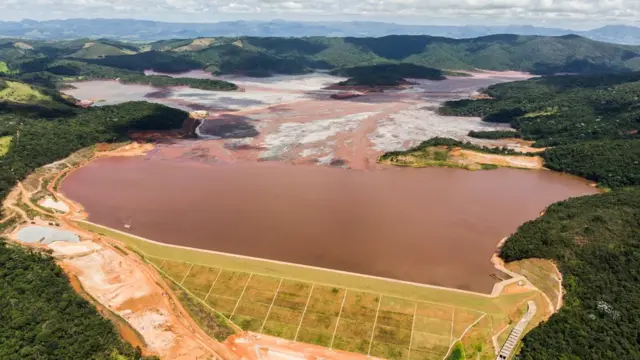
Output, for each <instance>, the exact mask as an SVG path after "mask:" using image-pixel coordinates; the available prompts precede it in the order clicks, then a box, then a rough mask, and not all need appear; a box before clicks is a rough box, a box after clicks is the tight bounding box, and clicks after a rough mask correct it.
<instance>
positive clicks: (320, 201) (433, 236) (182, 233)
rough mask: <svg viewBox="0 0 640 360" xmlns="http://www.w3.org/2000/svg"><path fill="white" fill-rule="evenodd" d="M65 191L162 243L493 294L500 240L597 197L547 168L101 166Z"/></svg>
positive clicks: (107, 221) (98, 215)
mask: <svg viewBox="0 0 640 360" xmlns="http://www.w3.org/2000/svg"><path fill="white" fill-rule="evenodd" d="M62 191H63V192H64V193H65V194H66V195H67V196H69V197H70V198H71V199H73V200H75V201H78V202H79V203H81V204H82V205H84V207H85V208H86V210H87V211H88V212H89V214H90V218H89V219H90V220H91V221H94V222H97V223H100V224H104V225H107V226H110V227H114V228H117V229H121V230H124V228H123V225H124V224H125V222H127V221H128V219H131V221H132V223H133V226H132V229H131V232H132V233H134V234H136V235H140V236H143V237H147V238H150V239H153V240H157V241H161V242H165V243H170V244H178V245H185V246H191V247H197V248H202V249H210V250H217V251H223V252H229V253H234V254H242V255H249V256H254V257H260V258H267V259H274V260H280V261H287V262H293V263H299V264H306V265H314V266H320V267H325V268H330V269H338V270H344V271H351V272H356V273H362V274H369V275H375V276H382V277H388V278H393V279H400V280H407V281H414V282H420V283H425V284H434V285H441V286H448V287H456V288H460V289H468V290H475V291H482V292H490V291H491V288H492V286H493V284H494V283H495V280H494V279H493V278H492V277H491V276H490V274H491V273H493V272H494V271H495V269H494V268H493V267H492V265H491V263H490V261H489V260H490V257H491V255H492V254H493V252H494V251H495V249H496V245H497V243H498V242H499V241H500V239H502V238H503V237H505V236H507V235H509V234H510V233H512V232H513V231H515V230H516V229H517V227H518V226H519V225H520V224H522V223H523V222H525V221H527V220H531V219H534V218H535V217H536V216H538V214H539V213H540V212H541V211H542V210H544V208H545V207H546V206H548V205H549V204H551V203H553V202H556V201H559V200H563V199H566V198H568V197H571V196H579V195H584V194H591V193H594V192H595V190H594V189H593V188H591V187H589V186H588V185H587V184H586V183H585V182H583V181H581V180H579V179H576V178H574V177H570V176H566V175H562V174H558V173H553V172H550V171H526V170H514V169H499V170H492V171H475V172H472V171H466V170H458V169H446V168H432V169H396V168H394V169H388V170H381V171H372V172H367V171H350V170H344V169H332V168H325V167H316V166H290V165H289V166H287V165H282V164H276V163H236V164H214V165H207V164H202V163H196V162H191V161H175V160H174V161H166V160H158V159H145V158H142V157H139V158H109V159H99V160H96V161H94V162H92V163H90V164H88V165H87V166H85V167H83V168H81V169H79V170H77V171H75V172H73V173H72V174H71V175H70V176H69V177H68V178H67V179H66V180H65V181H64V182H63V185H62Z"/></svg>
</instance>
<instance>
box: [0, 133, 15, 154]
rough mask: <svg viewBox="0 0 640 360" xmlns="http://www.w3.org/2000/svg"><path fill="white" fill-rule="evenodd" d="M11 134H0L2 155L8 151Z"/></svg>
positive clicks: (0, 152) (0, 151)
mask: <svg viewBox="0 0 640 360" xmlns="http://www.w3.org/2000/svg"><path fill="white" fill-rule="evenodd" d="M11 139H13V136H0V156H4V155H5V154H6V153H7V152H8V151H9V145H11Z"/></svg>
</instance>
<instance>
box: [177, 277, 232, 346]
mask: <svg viewBox="0 0 640 360" xmlns="http://www.w3.org/2000/svg"><path fill="white" fill-rule="evenodd" d="M169 284H170V286H171V289H172V291H173V292H174V293H175V294H176V296H177V297H178V299H179V300H180V303H181V304H182V305H183V306H184V307H185V309H186V310H187V312H188V313H189V315H191V317H192V318H193V319H194V320H195V322H196V323H197V324H198V325H199V326H200V328H202V329H203V330H204V332H206V333H207V335H209V336H211V337H212V338H214V339H216V340H218V341H223V340H224V339H226V338H227V337H229V336H231V335H233V334H235V331H234V330H233V328H232V327H231V326H230V324H229V322H228V320H227V319H225V318H224V317H223V316H221V315H220V314H217V313H216V312H214V311H212V310H210V309H208V308H207V307H205V306H203V305H202V303H201V302H200V301H198V299H197V298H195V297H194V296H192V295H189V294H188V293H187V292H185V291H184V290H182V289H181V288H180V287H179V286H177V285H176V284H175V283H173V282H171V281H169Z"/></svg>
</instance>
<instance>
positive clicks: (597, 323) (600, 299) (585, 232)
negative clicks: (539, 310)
mask: <svg viewBox="0 0 640 360" xmlns="http://www.w3.org/2000/svg"><path fill="white" fill-rule="evenodd" d="M500 256H501V257H502V258H503V259H505V260H506V261H516V260H521V259H527V258H543V259H551V260H553V261H554V262H555V263H556V264H558V266H559V269H560V272H561V273H562V276H563V281H562V283H563V286H564V289H565V290H566V294H565V296H564V305H563V307H562V308H561V309H560V312H559V313H557V314H555V315H553V316H552V317H551V319H549V321H548V322H546V323H543V324H542V325H540V326H539V327H537V328H534V329H533V330H531V332H530V333H528V334H527V335H526V336H525V337H524V339H523V343H524V344H523V347H522V349H521V351H520V354H519V355H518V356H517V357H516V359H520V360H557V359H576V360H577V359H580V360H604V359H610V360H614V359H615V360H618V359H629V360H630V359H640V344H639V343H638V339H639V338H640V317H639V316H638V311H639V310H640V286H639V284H638V282H639V281H640V278H639V276H638V269H640V189H639V188H637V187H636V188H633V189H626V190H617V191H613V192H610V193H606V194H600V195H594V196H585V197H580V198H574V199H571V200H567V201H565V202H561V203H556V204H554V205H551V206H550V207H549V208H548V209H547V211H546V212H545V214H544V215H543V216H542V217H541V218H539V219H537V220H534V221H531V222H528V223H526V224H524V225H522V226H521V227H520V228H519V229H518V231H517V232H516V233H515V234H513V235H512V236H511V237H510V238H509V239H508V240H507V241H506V243H505V244H504V246H503V247H502V249H501V253H500Z"/></svg>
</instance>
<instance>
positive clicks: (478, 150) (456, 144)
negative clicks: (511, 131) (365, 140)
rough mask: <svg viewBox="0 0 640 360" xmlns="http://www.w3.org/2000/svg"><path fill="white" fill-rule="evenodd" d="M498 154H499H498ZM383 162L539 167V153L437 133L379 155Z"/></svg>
mask: <svg viewBox="0 0 640 360" xmlns="http://www.w3.org/2000/svg"><path fill="white" fill-rule="evenodd" d="M496 155H497V156H496ZM378 162H379V163H382V164H390V165H397V166H408V167H429V166H444V167H452V168H461V169H467V170H491V169H497V168H498V167H500V166H503V167H515V168H525V169H539V168H541V167H542V161H541V160H540V159H539V158H538V157H537V154H536V153H521V152H518V151H515V150H512V149H509V148H506V147H501V148H496V147H487V146H478V145H475V144H473V143H470V142H462V141H458V140H455V139H450V138H443V137H434V138H431V139H429V140H426V141H423V142H422V143H420V145H418V146H415V147H412V148H410V149H409V150H405V151H390V152H387V153H385V154H383V155H382V156H380V157H379V158H378Z"/></svg>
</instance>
